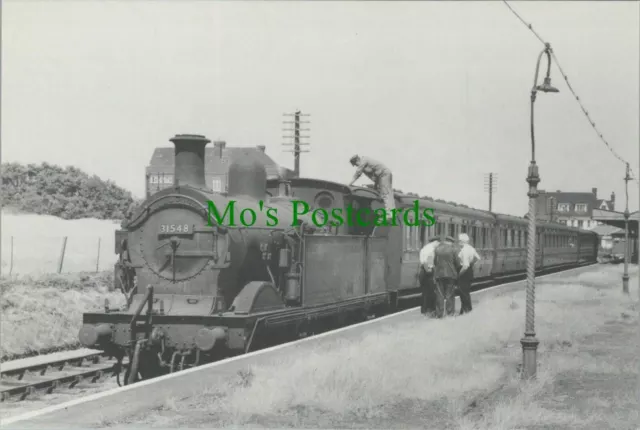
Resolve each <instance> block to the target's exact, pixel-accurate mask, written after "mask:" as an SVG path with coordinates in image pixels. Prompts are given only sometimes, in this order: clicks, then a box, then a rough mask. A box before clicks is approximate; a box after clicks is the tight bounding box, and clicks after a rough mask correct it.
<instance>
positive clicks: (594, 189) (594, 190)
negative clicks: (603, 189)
mask: <svg viewBox="0 0 640 430" xmlns="http://www.w3.org/2000/svg"><path fill="white" fill-rule="evenodd" d="M591 192H592V193H593V195H594V196H596V198H597V197H598V189H597V188H591Z"/></svg>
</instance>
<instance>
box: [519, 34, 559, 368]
mask: <svg viewBox="0 0 640 430" xmlns="http://www.w3.org/2000/svg"><path fill="white" fill-rule="evenodd" d="M543 54H546V56H547V76H546V77H545V78H544V83H543V84H542V85H538V72H539V70H540V60H541V59H542V55H543ZM550 73H551V45H549V44H548V43H546V44H545V48H544V50H543V51H542V52H541V53H540V55H539V56H538V62H537V63H536V74H535V77H534V80H533V88H532V89H531V164H529V175H528V176H527V182H528V183H529V192H528V193H527V195H528V196H529V216H528V218H529V237H528V240H527V307H526V321H525V330H524V337H523V338H522V339H521V340H520V344H521V345H522V378H523V379H532V378H535V377H536V368H537V361H536V353H537V350H538V343H539V342H538V339H536V332H535V325H534V322H535V300H536V296H535V276H536V198H537V197H538V182H540V176H539V175H538V166H536V141H535V134H534V132H533V106H534V103H535V101H536V94H537V93H538V91H542V92H543V93H557V92H559V90H558V89H557V88H554V87H552V86H551V77H550V76H549V75H550Z"/></svg>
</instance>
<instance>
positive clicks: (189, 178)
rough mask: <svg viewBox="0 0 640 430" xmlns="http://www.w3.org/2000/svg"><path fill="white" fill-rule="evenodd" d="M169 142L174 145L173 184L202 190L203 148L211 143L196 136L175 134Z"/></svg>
mask: <svg viewBox="0 0 640 430" xmlns="http://www.w3.org/2000/svg"><path fill="white" fill-rule="evenodd" d="M169 140H170V141H171V142H173V144H174V145H175V165H174V169H175V170H174V175H175V176H174V178H175V179H174V184H175V185H190V186H192V187H198V188H204V187H205V180H204V147H205V146H206V145H207V143H209V142H211V141H210V140H209V139H207V138H206V137H204V136H201V135H198V134H177V135H176V136H175V137H173V138H171V139H169Z"/></svg>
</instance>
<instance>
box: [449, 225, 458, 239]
mask: <svg viewBox="0 0 640 430" xmlns="http://www.w3.org/2000/svg"><path fill="white" fill-rule="evenodd" d="M449 236H451V237H453V238H454V239H455V238H456V225H455V224H453V223H452V224H449Z"/></svg>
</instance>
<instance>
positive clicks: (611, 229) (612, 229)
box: [591, 224, 624, 236]
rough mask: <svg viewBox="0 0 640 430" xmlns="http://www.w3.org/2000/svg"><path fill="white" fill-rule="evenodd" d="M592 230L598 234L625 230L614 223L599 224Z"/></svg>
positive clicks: (606, 234)
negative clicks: (613, 224)
mask: <svg viewBox="0 0 640 430" xmlns="http://www.w3.org/2000/svg"><path fill="white" fill-rule="evenodd" d="M591 231H592V232H594V233H597V234H598V236H610V235H612V234H617V233H624V230H623V229H621V228H618V227H614V226H612V225H606V224H603V225H599V226H596V227H594V228H592V229H591Z"/></svg>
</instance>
